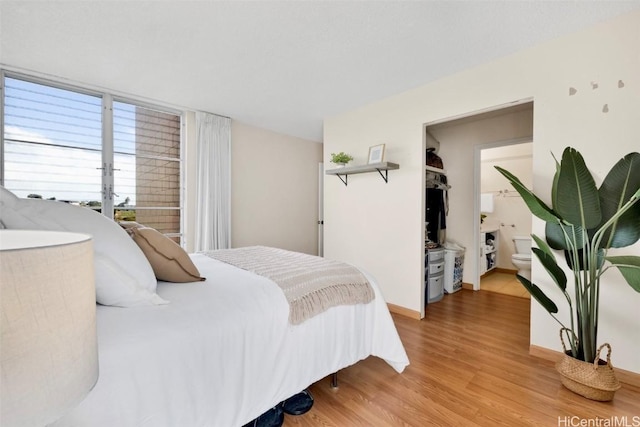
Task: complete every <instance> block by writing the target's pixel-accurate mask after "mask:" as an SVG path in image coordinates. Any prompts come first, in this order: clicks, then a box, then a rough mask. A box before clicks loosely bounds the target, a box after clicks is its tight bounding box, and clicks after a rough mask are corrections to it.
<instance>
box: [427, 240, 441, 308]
mask: <svg viewBox="0 0 640 427" xmlns="http://www.w3.org/2000/svg"><path fill="white" fill-rule="evenodd" d="M424 286H425V300H426V301H425V303H426V304H427V305H428V304H432V303H434V302H437V301H440V300H441V299H442V296H443V295H444V249H443V248H435V249H427V250H425V256H424Z"/></svg>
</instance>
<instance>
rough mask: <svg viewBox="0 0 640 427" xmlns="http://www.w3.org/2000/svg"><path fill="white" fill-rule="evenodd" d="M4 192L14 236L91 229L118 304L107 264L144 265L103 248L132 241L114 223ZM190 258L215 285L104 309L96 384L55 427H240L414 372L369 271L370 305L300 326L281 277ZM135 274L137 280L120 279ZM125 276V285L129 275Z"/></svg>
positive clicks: (186, 287) (162, 285)
mask: <svg viewBox="0 0 640 427" xmlns="http://www.w3.org/2000/svg"><path fill="white" fill-rule="evenodd" d="M0 189H1V190H2V191H1V192H0V208H2V211H1V212H2V213H1V217H0V221H1V224H2V225H3V226H5V227H7V228H27V227H28V228H32V229H33V228H35V229H44V228H47V229H65V230H68V231H77V232H90V231H93V235H94V240H95V243H94V248H95V257H96V261H95V262H96V273H97V275H96V289H97V298H98V301H100V299H101V298H103V299H104V298H106V297H113V292H112V290H109V292H112V293H111V294H108V293H107V294H105V289H104V287H105V283H102V282H101V280H103V279H104V277H102V276H101V273H100V272H104V271H106V270H105V269H104V266H102V267H101V265H100V263H105V261H104V258H105V256H107V255H109V256H111V257H114V256H115V257H116V258H112V259H109V260H108V262H106V265H108V267H109V268H110V269H111V270H114V269H116V268H117V267H118V266H120V265H121V264H122V263H127V262H128V263H129V264H130V265H135V266H136V268H140V266H139V264H140V263H142V261H140V260H141V258H139V257H138V253H137V252H136V251H135V250H132V249H131V247H130V246H129V245H128V243H127V244H124V243H123V241H119V242H118V245H125V246H126V249H127V250H125V251H124V252H125V254H124V255H123V254H119V255H116V254H113V253H111V252H112V251H113V248H111V250H110V249H109V248H110V247H111V246H113V242H108V243H105V242H104V238H103V237H104V236H103V234H105V235H109V236H110V237H109V239H112V238H113V235H114V234H117V235H118V238H119V239H120V238H127V239H128V240H129V241H131V239H130V238H129V236H128V235H127V234H126V232H124V231H122V229H120V228H119V227H117V226H116V227H117V228H118V229H119V231H118V232H116V231H115V229H114V228H112V225H113V224H115V223H113V222H112V221H110V220H107V221H108V222H110V225H108V226H107V224H106V223H104V222H103V219H102V218H104V217H102V218H94V217H101V215H96V214H94V213H93V212H89V214H91V215H92V217H91V218H89V217H87V213H86V212H80V211H88V210H87V209H85V208H79V207H71V206H62V207H61V206H60V205H64V204H62V203H59V202H47V201H28V200H24V199H19V200H16V199H14V198H12V196H13V195H12V194H11V193H9V194H7V193H8V191H7V190H5V189H3V188H1V187H0ZM13 197H15V196H13ZM43 203H45V205H43ZM72 208H73V212H71V211H70V210H69V209H72ZM56 210H59V211H60V212H53V213H52V211H56ZM80 217H82V220H79V219H78V218H80ZM38 218H45V219H46V220H45V219H42V220H38ZM87 218H89V219H90V221H87V220H86V219H87ZM105 219H106V218H105ZM96 221H97V222H98V223H99V224H98V225H97V226H96V224H93V223H94V222H96ZM88 223H91V224H89V225H87V224H88ZM96 227H97V228H96ZM105 227H106V228H107V229H108V232H105V230H104V228H105ZM90 228H92V230H89V229H90ZM134 245H135V244H134ZM134 247H135V246H134ZM120 251H121V252H122V250H121V248H120ZM133 253H136V256H133V255H132V254H133ZM118 257H119V258H118ZM132 257H133V258H135V260H132V259H131V258H132ZM189 259H190V260H191V262H192V263H193V265H194V266H195V267H196V268H197V269H198V271H199V273H200V275H201V276H202V277H205V278H206V280H204V281H191V282H185V283H171V282H165V281H155V283H154V284H148V283H147V284H146V285H144V286H150V287H151V288H153V291H151V290H149V289H146V290H145V292H146V293H144V292H142V293H140V292H139V291H140V288H136V289H135V292H137V293H136V294H135V295H136V298H137V297H139V296H140V295H142V296H143V297H141V298H142V299H141V301H143V302H141V303H130V302H131V301H129V303H127V304H120V305H125V307H123V306H118V304H112V305H103V304H98V305H97V332H98V349H99V370H100V374H99V378H98V382H97V383H96V385H95V387H94V388H93V390H92V391H91V392H90V393H89V394H88V396H87V397H86V399H85V400H84V401H82V402H81V403H80V405H79V406H78V407H76V408H75V409H74V410H72V411H71V412H70V413H68V414H67V415H66V416H65V417H64V418H62V419H61V420H59V421H58V422H57V423H56V424H55V425H56V426H65V427H71V426H77V427H91V426H104V427H112V426H119V427H124V426H132V427H133V426H136V427H141V426H154V427H161V426H223V427H230V426H242V425H244V424H245V423H247V422H249V421H251V420H252V419H254V418H256V417H257V416H259V415H260V414H262V413H263V412H265V411H266V410H268V409H269V408H271V407H273V406H274V405H276V404H277V403H278V402H280V401H282V400H284V399H286V398H288V397H291V396H292V395H294V394H296V393H298V392H300V391H301V390H303V389H305V388H306V387H308V386H309V385H311V384H312V383H314V382H316V381H318V380H320V379H322V378H324V377H326V376H328V375H331V374H332V373H335V372H338V371H339V370H340V369H342V368H345V367H348V366H350V365H353V364H355V363H357V362H358V361H360V360H362V359H365V358H367V357H369V356H377V357H380V358H382V359H384V360H385V361H386V362H387V363H388V364H389V365H390V367H389V369H395V370H396V371H397V372H398V373H400V372H402V371H403V369H404V368H405V367H406V366H407V365H408V363H409V361H408V359H407V355H406V353H405V350H404V348H403V345H402V343H401V341H400V339H399V336H398V333H397V331H396V328H395V326H394V324H393V321H392V318H391V315H390V314H389V311H388V309H387V306H386V303H385V301H384V299H383V296H382V295H381V293H380V291H379V289H378V287H377V285H376V283H375V281H374V280H373V278H372V277H371V276H370V275H368V274H366V273H363V274H364V276H365V277H366V278H367V280H368V282H369V283H370V285H371V287H372V289H373V291H374V294H375V298H374V299H373V300H372V301H371V302H369V303H367V304H353V305H339V306H334V307H331V308H329V309H327V310H326V311H323V312H322V313H320V314H317V315H314V316H313V317H311V318H309V319H307V320H305V321H303V322H302V323H299V324H292V323H291V321H290V318H289V317H290V310H289V304H288V302H287V300H286V298H285V297H284V294H283V292H282V290H281V289H280V287H279V286H278V285H277V284H276V283H274V282H273V281H272V280H270V279H268V278H266V277H263V276H260V275H257V274H255V273H253V272H251V271H247V270H244V269H241V268H238V267H236V266H233V265H231V264H228V263H226V262H222V261H219V260H216V259H213V258H211V257H210V256H207V255H205V254H202V253H198V254H191V255H189ZM134 261H135V262H134ZM143 270H145V277H146V276H148V269H147V268H146V267H144V268H143ZM125 273H131V274H133V272H132V271H126V272H125V271H124V270H123V271H121V272H119V273H118V274H121V275H124V274H125ZM119 279H120V280H119V281H118V283H117V285H118V286H120V285H121V284H122V283H121V282H122V280H124V279H125V277H124V276H122V277H120V278H119ZM109 286H115V284H114V283H110V284H109ZM144 286H142V288H144ZM131 290H132V289H127V292H129V291H131ZM147 294H149V295H147ZM130 298H132V297H130Z"/></svg>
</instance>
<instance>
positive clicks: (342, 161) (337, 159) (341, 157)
mask: <svg viewBox="0 0 640 427" xmlns="http://www.w3.org/2000/svg"><path fill="white" fill-rule="evenodd" d="M351 160H353V157H352V156H350V155H348V154H346V153H345V152H343V151H341V152H339V153H337V154H336V153H331V163H335V164H336V165H337V166H339V167H342V166H344V165H346V164H347V163H349V162H350V161H351Z"/></svg>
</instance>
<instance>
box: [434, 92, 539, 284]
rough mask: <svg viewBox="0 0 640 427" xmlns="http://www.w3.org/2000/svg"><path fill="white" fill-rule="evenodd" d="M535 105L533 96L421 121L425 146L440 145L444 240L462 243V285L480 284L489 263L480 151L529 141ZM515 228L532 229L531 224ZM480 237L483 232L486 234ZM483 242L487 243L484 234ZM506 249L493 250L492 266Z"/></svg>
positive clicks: (506, 244)
mask: <svg viewBox="0 0 640 427" xmlns="http://www.w3.org/2000/svg"><path fill="white" fill-rule="evenodd" d="M533 111H534V103H533V101H532V100H531V99H523V100H519V101H514V102H512V103H509V104H505V105H500V106H495V107H491V108H487V109H485V110H481V111H475V112H472V113H468V114H464V115H461V116H457V117H451V118H447V119H443V120H438V121H436V122H430V123H426V124H425V127H424V132H425V134H424V135H423V137H424V138H425V141H424V146H425V148H427V147H428V142H429V141H428V140H429V139H430V138H433V139H434V140H435V143H436V145H438V146H439V150H438V154H439V156H440V157H441V158H442V160H443V162H444V168H445V169H446V170H447V179H448V184H449V185H450V186H451V190H450V191H449V192H448V204H447V209H448V210H447V220H446V230H445V232H446V240H451V241H453V242H455V243H459V244H460V245H461V246H463V247H465V257H464V273H463V279H462V280H463V287H465V288H469V289H473V290H476V291H477V290H480V276H481V274H482V273H484V272H485V271H486V269H487V266H486V265H484V264H483V263H485V262H486V253H483V249H482V247H481V242H480V241H481V239H482V237H483V236H482V235H481V229H480V225H481V222H480V219H481V217H480V198H481V197H480V195H481V191H482V190H481V189H482V187H481V173H480V171H481V155H482V151H483V150H484V149H491V148H496V147H501V146H510V145H514V144H523V143H529V144H531V147H533V145H532V144H534V143H535V142H534V138H533ZM529 169H531V168H530V167H529ZM512 172H514V173H515V174H516V175H518V174H519V173H520V171H519V170H513V171H512ZM425 178H426V173H425ZM501 189H502V190H504V189H506V187H505V188H502V186H501V187H500V188H499V187H496V188H495V189H493V188H491V190H496V191H497V192H498V193H497V194H500V193H499V191H500V190H501ZM503 194H504V193H503ZM423 200H424V196H423ZM424 209H425V205H424V204H423V210H424ZM505 221H506V222H505ZM505 221H500V219H499V218H498V231H499V228H500V227H501V226H500V224H501V223H505V224H507V226H510V224H511V222H509V221H508V219H505ZM518 231H519V232H520V231H521V232H522V233H526V234H530V229H529V230H525V229H522V230H518ZM497 234H498V235H497V236H493V237H494V239H493V240H494V241H497V243H498V245H502V247H503V249H510V247H511V245H512V244H513V242H511V241H508V242H505V241H504V239H500V237H499V234H500V233H499V232H498V233H497ZM507 234H509V233H504V235H505V236H506V235H507ZM484 237H485V238H486V235H485V236H484ZM503 237H504V236H503ZM483 244H486V240H485V242H484V243H483ZM507 253H508V252H503V256H502V257H500V253H499V252H498V253H496V254H495V256H494V258H493V261H492V262H493V264H492V265H491V267H494V266H496V268H497V266H498V265H500V264H498V263H499V262H501V263H502V264H503V265H504V259H505V257H506V255H507ZM500 260H502V261H500ZM505 268H509V267H505ZM454 295H455V294H454Z"/></svg>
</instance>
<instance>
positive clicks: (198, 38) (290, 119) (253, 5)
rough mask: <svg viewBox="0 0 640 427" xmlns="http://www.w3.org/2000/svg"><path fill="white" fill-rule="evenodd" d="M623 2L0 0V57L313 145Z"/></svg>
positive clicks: (618, 10)
mask: <svg viewBox="0 0 640 427" xmlns="http://www.w3.org/2000/svg"><path fill="white" fill-rule="evenodd" d="M634 9H640V0H635V1H625V2H619V1H578V0H576V1H537V0H534V1H402V0H393V1H252V2H249V1H203V0H202V1H186V0H172V1H150V2H149V1H137V0H129V1H115V0H112V1H57V0H55V1H50V0H48V1H33V0H24V1H10V0H2V1H0V63H1V64H4V66H8V67H10V68H16V69H20V70H26V71H31V70H32V71H36V72H38V73H40V74H48V75H52V76H56V77H57V78H63V79H69V80H70V81H72V82H76V83H85V84H90V85H91V86H92V87H100V88H105V89H108V90H111V91H116V92H119V93H122V94H128V95H132V96H136V97H141V98H144V99H147V100H153V101H159V102H161V103H165V104H170V105H174V106H177V107H181V108H189V109H193V110H201V111H207V112H211V113H216V114H221V115H225V116H229V117H231V118H233V119H236V120H239V121H241V122H244V123H247V124H250V125H254V126H258V127H261V128H265V129H270V130H274V131H277V132H281V133H284V134H288V135H293V136H297V137H301V138H305V139H310V140H314V141H322V138H323V136H322V120H323V118H325V117H330V116H333V115H336V114H340V113H342V112H345V111H349V110H351V109H354V108H357V107H359V106H362V105H364V104H366V103H369V102H372V101H375V100H378V99H382V98H384V97H387V96H390V95H394V94H397V93H399V92H402V91H406V90H409V89H412V88H415V87H417V86H420V85H423V84H426V83H429V82H431V81H434V80H436V79H438V78H441V77H443V76H446V75H450V74H453V73H456V72H459V71H461V70H464V69H466V68H470V67H473V66H476V65H479V64H482V63H486V62H489V61H491V60H493V59H495V58H499V57H501V56H505V55H508V54H510V53H513V52H516V51H518V50H521V49H524V48H527V47H530V46H533V45H535V44H538V43H541V42H543V41H545V40H549V39H552V38H555V37H558V36H560V35H563V34H566V33H570V32H574V31H577V30H579V29H581V28H584V27H586V26H589V25H591V24H594V23H596V22H600V21H604V20H607V19H609V18H612V17H614V16H616V15H619V14H622V13H625V12H628V11H630V10H634Z"/></svg>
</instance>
